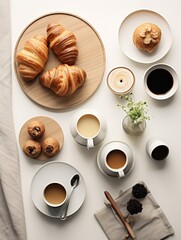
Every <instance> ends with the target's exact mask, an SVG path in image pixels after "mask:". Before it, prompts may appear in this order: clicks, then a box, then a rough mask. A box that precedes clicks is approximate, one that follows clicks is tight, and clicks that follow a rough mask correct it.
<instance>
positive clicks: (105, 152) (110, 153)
mask: <svg viewBox="0 0 181 240" xmlns="http://www.w3.org/2000/svg"><path fill="white" fill-rule="evenodd" d="M97 163H98V167H99V169H100V170H101V171H102V172H103V173H104V174H106V175H108V176H111V177H118V178H123V177H125V176H126V175H127V174H128V173H129V172H130V171H131V170H132V168H133V155H132V151H131V149H130V147H129V146H128V145H127V144H126V143H123V142H120V141H112V142H109V143H107V144H106V145H104V146H103V147H102V148H101V149H100V150H99V152H98V155H97Z"/></svg>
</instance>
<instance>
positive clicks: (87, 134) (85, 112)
mask: <svg viewBox="0 0 181 240" xmlns="http://www.w3.org/2000/svg"><path fill="white" fill-rule="evenodd" d="M70 131H71V134H72V137H73V138H74V140H75V141H76V142H77V143H79V144H80V145H82V146H85V147H86V148H87V149H92V148H94V147H95V146H96V145H98V144H99V143H101V142H102V141H103V140H104V138H105V136H106V132H107V124H106V121H105V119H104V117H103V116H101V115H100V114H99V113H98V112H97V111H96V110H94V109H82V110H80V111H77V112H76V113H75V114H74V115H73V117H72V120H71V123H70Z"/></svg>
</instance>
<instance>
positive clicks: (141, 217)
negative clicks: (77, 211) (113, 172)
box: [95, 182, 174, 240]
mask: <svg viewBox="0 0 181 240" xmlns="http://www.w3.org/2000/svg"><path fill="white" fill-rule="evenodd" d="M140 183H142V184H144V185H145V187H146V188H147V190H148V194H147V196H146V197H145V198H144V199H139V200H138V201H140V202H141V203H142V204H143V210H142V212H141V213H139V214H135V215H134V216H135V222H134V223H133V224H132V228H133V230H134V231H135V234H136V239H137V240H145V239H146V240H160V239H163V238H166V237H168V236H170V235H172V234H174V230H173V228H172V226H171V225H170V223H169V221H168V219H167V218H166V216H165V214H164V212H163V211H162V209H161V208H160V206H159V205H158V203H157V202H156V201H155V199H154V197H153V195H152V194H151V192H150V191H149V189H148V187H147V186H146V184H145V183H144V182H140ZM133 198H134V197H133V195H132V187H131V188H129V189H128V190H127V191H125V192H121V193H120V196H119V197H118V198H117V199H116V200H115V201H116V203H117V205H118V206H119V208H120V210H121V212H122V213H123V215H124V216H125V217H128V211H127V209H126V207H127V202H128V201H129V200H130V199H133ZM95 217H96V219H97V221H98V222H99V224H100V226H101V227H102V229H103V231H104V232H105V234H106V235H107V237H108V239H110V240H123V239H125V236H126V233H127V232H126V230H125V228H124V226H123V224H122V222H121V221H120V220H119V218H118V216H117V215H116V213H115V212H114V211H113V210H112V208H111V207H110V205H109V204H106V207H104V208H102V209H100V210H98V211H97V212H96V213H95ZM130 224H131V223H130Z"/></svg>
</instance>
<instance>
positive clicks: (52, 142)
mask: <svg viewBox="0 0 181 240" xmlns="http://www.w3.org/2000/svg"><path fill="white" fill-rule="evenodd" d="M42 151H43V153H44V154H45V155H47V156H48V157H53V156H55V155H56V154H57V153H58V152H59V151H60V144H59V142H58V140H57V139H56V138H53V137H48V138H46V139H45V140H44V141H43V143H42Z"/></svg>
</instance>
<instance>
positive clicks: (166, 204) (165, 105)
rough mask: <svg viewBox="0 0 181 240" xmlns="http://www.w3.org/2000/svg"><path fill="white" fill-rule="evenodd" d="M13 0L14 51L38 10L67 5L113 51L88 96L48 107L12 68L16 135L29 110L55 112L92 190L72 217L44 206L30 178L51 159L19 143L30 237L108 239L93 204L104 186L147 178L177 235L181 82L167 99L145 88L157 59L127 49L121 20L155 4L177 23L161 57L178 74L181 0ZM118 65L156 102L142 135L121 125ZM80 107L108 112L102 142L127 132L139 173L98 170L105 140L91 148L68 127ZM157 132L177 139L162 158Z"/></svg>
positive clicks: (68, 155) (69, 158)
mask: <svg viewBox="0 0 181 240" xmlns="http://www.w3.org/2000/svg"><path fill="white" fill-rule="evenodd" d="M11 2H12V9H11V11H12V54H14V47H15V44H16V41H17V39H18V37H19V35H20V34H21V32H22V30H23V29H24V28H25V27H26V26H27V25H28V24H29V23H30V22H32V21H33V20H35V19H36V18H38V17H40V16H42V15H45V14H48V13H52V12H68V13H73V14H76V15H79V16H80V17H82V18H84V19H85V20H86V21H87V22H89V23H90V24H91V25H92V26H93V27H94V28H95V29H96V30H97V32H98V33H99V35H100V36H101V38H102V41H103V43H104V47H105V51H106V69H105V74H104V77H103V79H102V82H101V85H100V87H99V88H98V90H97V91H96V92H95V93H94V94H93V96H92V97H91V98H90V99H89V100H87V101H86V102H84V103H83V104H81V105H79V106H77V107H76V108H72V109H68V110H66V111H57V112H53V111H49V110H47V109H45V108H41V107H40V106H38V105H37V104H35V103H34V102H32V101H31V100H30V99H29V98H28V97H27V96H26V95H25V94H24V93H23V91H22V90H21V88H20V86H19V84H18V81H17V79H16V76H15V72H14V69H13V76H12V77H13V111H14V123H15V129H16V134H17V141H18V134H19V130H20V128H21V126H22V125H23V124H24V122H25V121H26V120H28V119H29V118H32V117H34V116H40V115H43V116H49V117H51V118H53V119H54V120H56V121H57V122H58V123H59V124H60V125H61V127H62V129H63V132H64V137H65V142H64V146H63V149H62V151H61V154H60V155H59V157H57V159H56V160H58V161H64V162H67V163H69V164H71V165H73V166H74V167H76V168H77V169H78V170H79V171H80V172H81V174H82V175H83V177H84V180H85V183H86V190H87V194H86V199H85V202H84V204H83V206H82V208H81V209H80V211H78V212H77V214H75V215H74V216H73V217H72V218H69V219H68V221H66V222H60V221H59V220H57V219H52V218H49V217H46V216H44V215H43V214H40V212H39V211H38V210H37V209H36V208H35V206H34V205H33V203H32V200H31V196H30V184H31V181H32V178H33V176H34V174H35V172H36V171H37V169H39V167H41V166H42V165H43V164H44V162H40V161H36V160H31V159H28V158H26V157H25V155H24V154H23V153H22V151H21V149H20V148H19V146H18V148H19V155H20V167H21V178H22V191H23V200H24V208H25V218H26V226H27V235H28V240H38V239H44V240H49V239H64V240H70V239H74V240H80V239H86V240H92V239H99V240H106V239H107V238H106V236H105V234H104V232H103V231H102V229H101V228H100V226H99V224H98V223H97V221H96V219H95V217H94V212H95V211H96V210H98V209H100V208H101V207H102V206H103V205H104V199H105V197H104V194H103V192H104V191H105V190H108V191H110V193H111V194H112V195H113V196H117V194H118V192H119V190H121V189H122V190H126V189H127V188H129V187H131V186H132V185H134V184H135V183H136V182H137V181H139V180H142V181H144V182H145V183H146V184H147V185H148V187H149V188H150V190H151V191H152V193H153V195H154V197H155V198H156V200H157V202H158V203H159V204H160V206H161V208H162V209H163V211H164V212H165V214H166V216H167V217H168V219H169V221H170V223H171V224H172V226H173V228H174V230H175V235H174V236H172V237H170V239H177V240H179V239H181V228H180V214H181V207H180V203H181V190H180V183H181V173H180V171H181V159H180V132H181V124H180V122H181V111H180V103H181V90H180V88H179V89H178V91H177V93H176V95H175V96H174V98H172V99H170V100H168V101H162V102H158V101H155V100H153V99H151V98H150V97H149V96H148V95H147V94H146V93H145V90H144V87H143V75H144V72H145V71H146V69H147V68H148V67H149V66H150V65H152V64H147V65H145V64H138V63H135V62H133V61H131V60H129V59H128V58H127V57H126V56H125V55H124V54H123V53H122V52H121V51H120V47H119V43H118V29H119V26H120V24H121V22H122V20H123V19H124V18H125V17H126V16H127V15H128V14H129V13H130V12H132V11H135V10H138V9H151V10H153V11H156V12H158V13H160V14H161V15H162V16H164V17H165V19H166V20H167V21H168V23H169V24H170V27H171V30H172V34H173V44H172V47H171V50H170V51H169V53H168V54H167V55H166V56H165V57H164V58H163V59H161V60H160V61H159V62H164V63H167V64H170V65H171V66H173V67H174V68H175V70H176V72H177V74H178V76H179V77H181V67H180V62H181V44H180V43H181V34H180V24H181V14H180V7H181V4H180V1H179V0H173V1H164V0H159V1H158V0H152V1H143V0H142V1H141V0H137V1H132V0H113V1H103V0H99V1H95V0H93V1H83V0H77V1H73V0H72V1H71V0H67V1H56V0H54V1H48V0H39V1H37V0H31V1H24V0H18V1H15V0H12V1H11ZM123 37H124V36H123ZM117 66H125V67H128V68H130V69H131V70H132V71H133V72H134V74H135V76H136V83H135V86H134V89H133V93H134V96H135V99H136V100H146V101H147V102H148V104H149V115H150V116H151V120H150V121H148V122H147V128H146V131H145V133H144V134H143V135H141V136H138V137H131V136H129V135H127V134H125V133H124V131H123V129H122V119H123V117H124V113H123V111H122V110H121V109H119V108H118V107H117V103H118V102H119V99H118V98H117V97H115V95H114V94H112V93H111V92H110V91H109V89H108V87H107V84H106V77H107V74H108V73H109V71H110V70H111V69H112V68H114V67H117ZM80 108H95V109H96V110H98V111H99V112H100V113H102V115H104V116H105V118H106V120H107V123H108V132H107V136H106V139H105V140H104V142H103V143H102V144H104V143H106V142H108V141H112V140H121V141H124V142H126V143H128V144H129V145H130V147H131V148H132V150H133V154H134V159H135V167H134V170H133V171H132V173H131V174H130V175H128V176H127V177H126V178H124V179H123V180H121V181H119V180H117V179H112V178H108V177H105V176H104V175H103V174H102V173H101V172H100V171H99V169H98V167H97V164H96V155H97V152H98V150H99V148H100V146H101V145H102V144H101V145H99V146H97V147H96V148H95V149H93V150H91V151H88V150H86V149H85V148H84V147H81V146H79V145H78V144H76V143H75V142H74V140H73V139H72V136H71V134H70V130H69V129H70V119H71V117H72V115H73V113H74V112H75V111H77V110H79V109H80ZM152 136H158V137H161V138H162V139H164V140H165V141H166V142H167V143H168V145H169V147H170V155H169V157H168V158H167V159H166V160H165V161H163V162H156V161H153V160H151V159H150V158H149V157H148V155H147V153H146V151H145V144H146V141H147V140H148V139H149V138H150V137H152Z"/></svg>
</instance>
